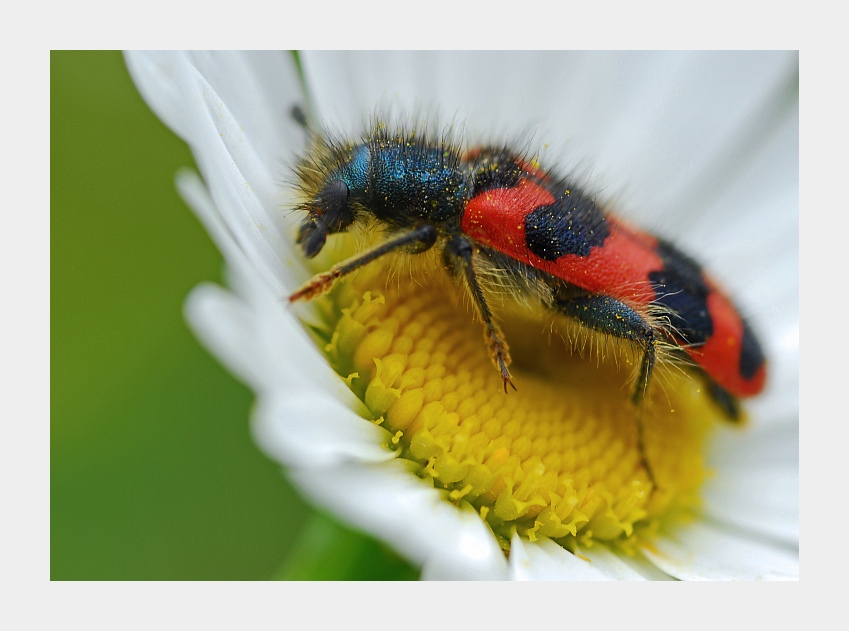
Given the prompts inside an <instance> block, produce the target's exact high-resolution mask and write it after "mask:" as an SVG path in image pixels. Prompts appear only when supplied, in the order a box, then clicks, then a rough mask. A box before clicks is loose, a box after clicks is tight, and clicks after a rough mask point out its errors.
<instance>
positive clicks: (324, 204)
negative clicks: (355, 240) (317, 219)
mask: <svg viewBox="0 0 849 631" xmlns="http://www.w3.org/2000/svg"><path fill="white" fill-rule="evenodd" d="M315 205H316V209H317V211H318V213H319V214H320V215H321V218H322V219H323V220H324V223H325V225H326V226H327V229H328V231H329V232H331V233H333V232H341V231H342V230H344V229H345V228H347V227H348V226H350V225H351V223H352V222H353V221H354V215H353V213H352V212H351V211H350V210H349V208H348V185H347V184H345V182H343V181H342V180H331V181H330V182H328V183H327V184H325V185H324V188H323V189H321V192H319V194H318V195H317V196H316V198H315Z"/></svg>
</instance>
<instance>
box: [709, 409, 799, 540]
mask: <svg viewBox="0 0 849 631" xmlns="http://www.w3.org/2000/svg"><path fill="white" fill-rule="evenodd" d="M709 465H710V466H711V468H714V469H715V470H716V471H717V472H718V474H717V475H716V476H715V477H714V478H712V479H711V480H709V481H708V482H707V483H706V484H705V488H704V490H703V497H704V501H705V508H704V512H705V514H706V515H708V516H709V517H711V518H712V519H713V520H715V521H716V522H718V523H724V524H728V525H729V526H733V527H736V528H738V529H742V530H745V531H747V532H749V533H751V534H752V535H754V536H758V537H760V538H761V539H763V540H774V541H777V542H779V543H781V544H782V545H784V546H786V547H788V548H793V547H797V546H798V542H799V428H798V426H797V425H796V423H795V422H785V423H783V424H782V423H772V424H761V425H755V426H754V427H750V428H745V429H743V430H739V431H734V430H726V431H723V432H721V433H720V434H719V435H718V436H717V440H716V441H715V443H714V445H713V446H712V449H711V452H710V458H709Z"/></svg>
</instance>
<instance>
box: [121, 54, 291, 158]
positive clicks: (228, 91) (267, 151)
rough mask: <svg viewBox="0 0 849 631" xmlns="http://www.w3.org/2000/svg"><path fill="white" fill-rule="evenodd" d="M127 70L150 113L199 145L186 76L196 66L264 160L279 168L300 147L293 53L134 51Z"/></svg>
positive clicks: (128, 55)
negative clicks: (292, 113)
mask: <svg viewBox="0 0 849 631" xmlns="http://www.w3.org/2000/svg"><path fill="white" fill-rule="evenodd" d="M125 57H126V61H127V67H128V69H129V71H130V74H131V75H132V77H133V80H134V81H135V83H136V85H137V86H138V88H139V90H140V91H141V93H142V96H144V98H145V100H146V101H147V102H148V104H149V105H150V107H151V109H152V110H153V111H154V112H155V113H156V114H157V116H159V118H161V119H162V120H163V121H164V122H165V124H166V125H168V126H169V127H170V128H171V129H172V130H173V131H174V133H176V134H177V135H178V136H180V137H181V138H183V139H184V140H186V142H188V143H190V144H192V143H194V142H195V141H196V139H195V138H194V137H193V134H194V133H195V130H194V125H193V121H192V118H193V116H194V115H195V113H196V110H195V109H193V107H196V106H197V104H196V103H194V104H193V103H192V99H187V98H186V96H187V93H186V90H187V88H188V86H186V85H184V84H183V81H184V80H185V79H184V76H183V73H185V72H186V69H187V68H189V67H193V68H194V69H195V70H196V71H197V74H198V75H199V76H201V77H203V79H204V81H205V82H206V83H208V84H209V86H210V87H211V88H212V90H213V91H214V92H216V93H217V94H218V95H219V96H220V98H221V100H222V101H223V102H224V103H226V104H227V107H228V109H229V110H230V112H232V114H233V117H234V118H235V119H236V120H238V121H240V124H241V125H242V127H243V128H244V133H245V136H246V137H247V138H249V139H250V140H251V143H252V145H253V146H254V147H255V148H256V150H257V152H258V153H259V154H260V156H261V158H262V160H263V161H265V162H267V163H268V164H270V165H271V164H275V163H276V162H279V161H280V160H281V158H285V157H288V156H287V152H288V149H287V148H289V149H291V148H293V147H296V146H298V144H299V143H300V142H302V140H303V133H302V132H301V131H300V129H299V128H298V126H297V124H296V123H295V121H294V119H293V118H292V117H291V116H290V114H289V111H290V109H291V107H292V106H293V105H295V104H301V95H300V89H299V82H298V78H297V73H296V70H295V66H294V64H293V63H292V60H291V58H290V57H289V54H288V53H284V52H264V51H161V52H160V51H156V52H154V51H129V52H127V53H126V55H125Z"/></svg>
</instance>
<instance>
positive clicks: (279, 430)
mask: <svg viewBox="0 0 849 631" xmlns="http://www.w3.org/2000/svg"><path fill="white" fill-rule="evenodd" d="M253 416H254V426H253V428H254V435H255V437H256V440H257V442H258V443H259V444H260V445H261V446H262V448H263V450H264V451H265V452H266V453H267V454H268V456H269V457H271V458H273V459H274V460H277V461H278V462H280V463H282V464H285V465H287V466H291V467H308V468H312V469H320V468H321V467H330V466H336V465H339V464H343V463H346V462H352V461H353V462H385V461H388V460H392V459H394V458H395V457H396V452H393V451H391V450H389V449H388V448H386V447H383V445H389V444H390V440H391V438H392V436H391V434H390V433H389V432H388V431H386V430H385V429H383V428H382V427H379V426H378V425H375V424H374V423H372V422H371V421H368V420H366V419H364V418H362V417H361V416H358V415H357V414H355V413H354V411H353V410H351V408H350V407H348V406H346V405H344V404H343V403H341V402H340V401H339V400H337V399H335V398H333V397H328V396H326V395H324V394H323V393H322V392H321V391H320V390H318V389H313V390H305V391H303V392H301V393H293V392H288V393H285V394H283V393H278V394H275V395H271V396H267V397H260V399H259V403H258V405H257V408H256V410H254V414H253Z"/></svg>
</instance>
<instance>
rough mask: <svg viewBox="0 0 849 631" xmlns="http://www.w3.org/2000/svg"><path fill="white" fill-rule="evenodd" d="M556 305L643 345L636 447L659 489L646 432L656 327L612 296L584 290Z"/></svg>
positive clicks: (636, 402)
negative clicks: (646, 401) (645, 409)
mask: <svg viewBox="0 0 849 631" xmlns="http://www.w3.org/2000/svg"><path fill="white" fill-rule="evenodd" d="M554 305H555V307H556V308H557V309H558V310H559V311H560V312H561V313H563V314H565V315H567V316H570V317H572V318H575V319H576V320H578V321H579V322H581V323H582V324H584V325H586V326H588V327H589V328H591V329H594V330H596V331H601V332H602V333H607V334H608V335H612V336H614V337H618V338H620V339H625V340H631V341H633V342H636V343H637V344H639V345H640V347H641V348H642V351H643V357H642V360H641V362H640V369H639V373H638V375H637V382H636V383H635V384H634V391H633V393H632V394H631V401H632V402H633V403H634V406H635V407H636V413H637V417H636V425H637V449H638V450H639V452H640V464H641V465H642V467H643V469H644V470H645V472H646V474H647V475H648V477H649V481H650V482H651V483H652V488H654V489H656V488H657V487H658V485H657V480H656V479H655V477H654V471H653V470H652V467H651V464H650V463H649V459H648V456H647V455H646V446H645V440H644V436H643V434H644V432H643V399H645V396H646V394H647V393H648V389H649V385H650V384H651V377H652V373H653V372H654V366H655V363H656V361H657V344H658V340H657V336H656V334H655V329H654V328H653V327H652V325H651V324H650V323H649V322H647V321H646V320H645V318H644V317H643V316H641V315H640V314H639V313H637V312H636V311H634V309H632V308H631V307H629V306H628V305H626V304H625V303H623V302H620V301H618V300H616V299H614V298H611V297H610V296H603V295H599V294H583V295H579V296H572V297H565V298H556V299H555V302H554Z"/></svg>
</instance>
